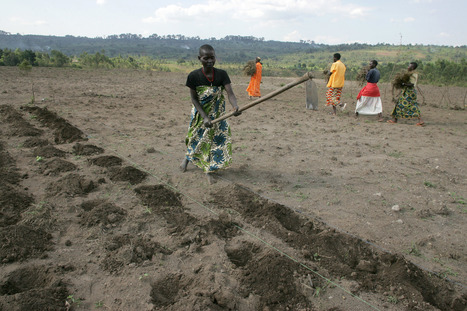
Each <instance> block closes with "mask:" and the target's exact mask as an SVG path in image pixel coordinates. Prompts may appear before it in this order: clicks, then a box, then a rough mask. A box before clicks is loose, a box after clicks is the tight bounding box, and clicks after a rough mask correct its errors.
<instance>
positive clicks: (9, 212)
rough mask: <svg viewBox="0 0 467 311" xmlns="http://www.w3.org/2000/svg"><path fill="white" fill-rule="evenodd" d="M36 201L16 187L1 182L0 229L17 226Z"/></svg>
mask: <svg viewBox="0 0 467 311" xmlns="http://www.w3.org/2000/svg"><path fill="white" fill-rule="evenodd" d="M33 202H34V199H33V198H32V197H31V196H29V195H28V194H27V193H24V192H22V191H19V190H17V189H16V188H15V187H13V186H10V185H8V184H6V183H3V182H0V227H5V226H9V225H13V224H16V223H17V222H19V221H20V220H21V213H22V212H23V211H25V210H26V209H27V208H28V207H29V206H30V205H31V204H32V203H33Z"/></svg>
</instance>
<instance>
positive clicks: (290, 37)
mask: <svg viewBox="0 0 467 311" xmlns="http://www.w3.org/2000/svg"><path fill="white" fill-rule="evenodd" d="M300 39H303V37H302V35H301V34H300V32H298V31H297V30H294V31H292V32H290V33H288V34H286V35H285V36H284V38H283V41H289V42H298V41H300Z"/></svg>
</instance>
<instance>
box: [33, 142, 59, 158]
mask: <svg viewBox="0 0 467 311" xmlns="http://www.w3.org/2000/svg"><path fill="white" fill-rule="evenodd" d="M66 154H67V153H66V152H65V151H62V150H60V149H57V148H55V147H54V146H51V145H47V146H43V147H38V148H36V149H34V152H33V155H34V156H35V157H42V158H53V157H59V158H64V157H66Z"/></svg>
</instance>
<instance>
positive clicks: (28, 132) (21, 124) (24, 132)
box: [0, 105, 43, 136]
mask: <svg viewBox="0 0 467 311" xmlns="http://www.w3.org/2000/svg"><path fill="white" fill-rule="evenodd" d="M0 118H1V119H0V120H2V122H5V123H9V124H10V125H11V126H9V127H8V128H7V131H8V133H7V134H9V135H12V136H38V135H41V134H42V133H43V132H42V130H39V129H37V128H35V127H34V126H32V125H31V124H30V123H29V122H27V121H26V120H24V118H23V116H22V115H21V114H20V113H19V112H18V111H16V109H15V108H13V107H11V106H9V105H0Z"/></svg>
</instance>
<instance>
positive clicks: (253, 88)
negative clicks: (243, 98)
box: [246, 57, 263, 99]
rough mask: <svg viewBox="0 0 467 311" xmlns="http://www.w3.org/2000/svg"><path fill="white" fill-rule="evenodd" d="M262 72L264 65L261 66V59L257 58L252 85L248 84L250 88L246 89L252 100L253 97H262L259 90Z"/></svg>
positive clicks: (251, 80)
mask: <svg viewBox="0 0 467 311" xmlns="http://www.w3.org/2000/svg"><path fill="white" fill-rule="evenodd" d="M262 71H263V65H262V64H261V58H259V57H256V72H255V74H254V75H252V76H251V79H250V84H248V87H247V89H246V91H247V92H248V96H249V97H250V99H251V98H252V97H261V91H260V90H259V87H260V85H261V74H262Z"/></svg>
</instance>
